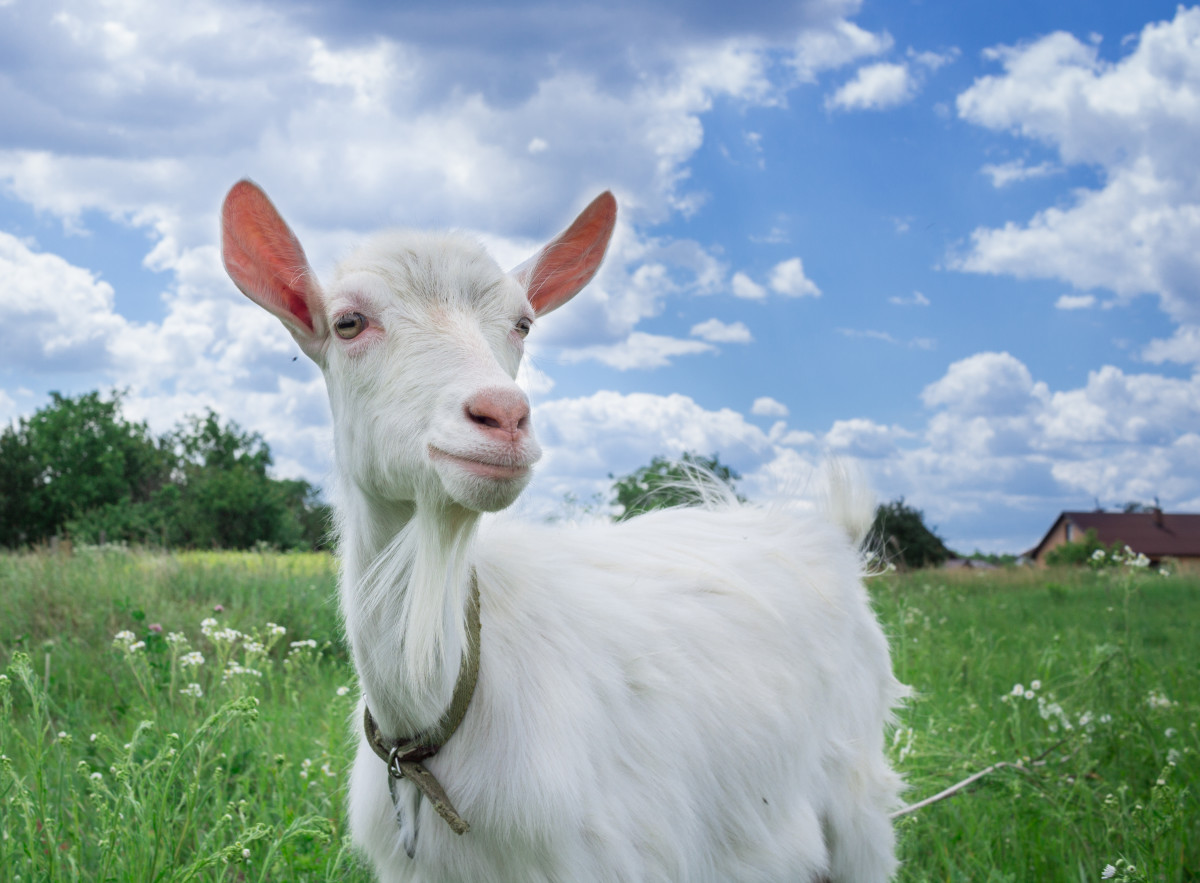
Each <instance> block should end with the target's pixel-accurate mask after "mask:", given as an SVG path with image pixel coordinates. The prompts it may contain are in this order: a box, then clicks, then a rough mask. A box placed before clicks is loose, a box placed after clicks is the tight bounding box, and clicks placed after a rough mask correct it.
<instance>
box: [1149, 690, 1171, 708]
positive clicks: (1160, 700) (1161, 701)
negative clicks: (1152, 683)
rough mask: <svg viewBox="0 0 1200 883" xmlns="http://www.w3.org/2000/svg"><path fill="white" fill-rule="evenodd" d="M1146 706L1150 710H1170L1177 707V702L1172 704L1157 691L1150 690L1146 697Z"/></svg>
mask: <svg viewBox="0 0 1200 883" xmlns="http://www.w3.org/2000/svg"><path fill="white" fill-rule="evenodd" d="M1146 704H1147V705H1149V706H1150V707H1151V708H1170V707H1171V706H1173V705H1178V704H1179V703H1178V702H1173V701H1172V700H1170V699H1168V698H1167V697H1166V696H1164V695H1163V694H1162V693H1160V692H1158V691H1157V690H1151V691H1150V694H1149V695H1148V696H1147V697H1146Z"/></svg>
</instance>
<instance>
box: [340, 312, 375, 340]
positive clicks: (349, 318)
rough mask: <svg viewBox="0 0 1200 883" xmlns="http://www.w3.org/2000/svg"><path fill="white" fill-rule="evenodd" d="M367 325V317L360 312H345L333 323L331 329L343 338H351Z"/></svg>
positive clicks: (356, 335)
mask: <svg viewBox="0 0 1200 883" xmlns="http://www.w3.org/2000/svg"><path fill="white" fill-rule="evenodd" d="M366 327H367V317H366V316H364V315H363V314H362V313H347V314H346V315H344V316H342V317H340V318H339V319H338V320H337V321H336V322H334V323H333V330H334V331H336V332H337V336H338V337H340V338H342V339H343V340H353V339H354V338H356V337H358V335H360V334H362V333H363V329H364V328H366Z"/></svg>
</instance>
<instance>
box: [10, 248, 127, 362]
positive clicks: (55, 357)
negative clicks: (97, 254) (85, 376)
mask: <svg viewBox="0 0 1200 883" xmlns="http://www.w3.org/2000/svg"><path fill="white" fill-rule="evenodd" d="M0 279H3V280H4V282H3V284H2V285H0V319H2V321H0V366H3V367H6V368H13V367H16V366H24V367H26V368H28V367H30V366H38V367H41V368H42V369H47V370H54V369H57V370H62V369H63V368H64V367H67V366H70V367H72V368H74V369H75V370H82V371H100V370H104V369H106V368H108V367H110V358H111V352H110V345H111V344H112V343H113V341H114V339H115V338H116V337H118V336H120V335H122V334H123V333H125V332H126V331H127V330H128V329H129V327H130V326H129V323H127V322H126V321H125V320H124V319H123V318H122V317H121V316H119V315H117V314H116V312H114V309H113V289H112V286H111V285H109V284H108V283H107V282H103V281H101V280H99V279H97V278H96V277H95V276H94V275H93V274H92V273H91V272H89V271H88V270H85V269H83V268H81V267H76V266H73V265H71V264H70V263H68V262H67V261H65V260H63V259H62V258H60V257H59V256H58V255H54V254H46V253H44V252H39V251H36V250H34V249H31V248H30V247H29V246H28V245H27V244H26V243H24V242H22V241H20V240H19V239H17V238H16V237H14V236H11V235H9V234H7V233H3V232H0Z"/></svg>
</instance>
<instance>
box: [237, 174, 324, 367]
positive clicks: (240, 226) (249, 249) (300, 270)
mask: <svg viewBox="0 0 1200 883" xmlns="http://www.w3.org/2000/svg"><path fill="white" fill-rule="evenodd" d="M221 257H222V258H223V260H224V261H225V270H226V272H228V273H229V276H230V278H231V279H233V281H234V283H235V284H236V285H237V287H238V288H240V289H241V290H242V293H243V294H244V295H246V297H248V298H250V300H252V301H254V302H255V303H256V304H258V305H259V306H261V307H263V308H264V309H266V310H267V311H269V312H270V313H273V314H274V315H275V316H276V317H278V318H279V320H280V321H281V322H283V324H284V325H285V326H286V327H287V329H288V331H290V332H291V333H292V337H294V338H296V342H297V343H299V344H300V348H301V349H302V350H304V352H305V353H306V354H307V355H308V357H309V358H311V359H313V360H314V361H320V356H321V353H322V350H323V347H324V343H325V338H326V337H327V336H328V331H329V329H328V327H327V326H326V322H325V315H324V311H323V310H322V307H321V287H320V285H318V284H317V278H316V276H315V275H314V274H313V271H312V270H311V269H310V268H309V266H308V258H307V257H305V256H304V249H303V248H301V247H300V241H299V240H298V239H296V235H295V234H294V233H293V232H292V231H291V228H289V227H288V225H287V224H286V223H285V222H284V220H283V218H282V217H281V216H280V214H279V212H278V211H277V210H276V209H275V206H273V205H272V204H271V200H269V199H267V195H266V194H265V193H263V192H262V190H261V189H260V188H259V186H258V185H257V184H255V183H254V182H253V181H248V180H242V181H238V182H237V183H236V184H234V185H233V188H232V189H231V190H230V191H229V194H228V195H227V196H226V197H225V204H224V205H223V206H222V208H221Z"/></svg>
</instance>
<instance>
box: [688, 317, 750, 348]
mask: <svg viewBox="0 0 1200 883" xmlns="http://www.w3.org/2000/svg"><path fill="white" fill-rule="evenodd" d="M691 334H692V336H693V337H699V338H701V339H703V340H707V341H709V342H711V343H753V342H754V335H752V334H751V333H750V329H749V328H747V327H746V326H745V324H744V323H742V322H722V321H721V320H720V319H708V320H706V321H704V322H700V323H698V324H696V325H693V326H692V331H691Z"/></svg>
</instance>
